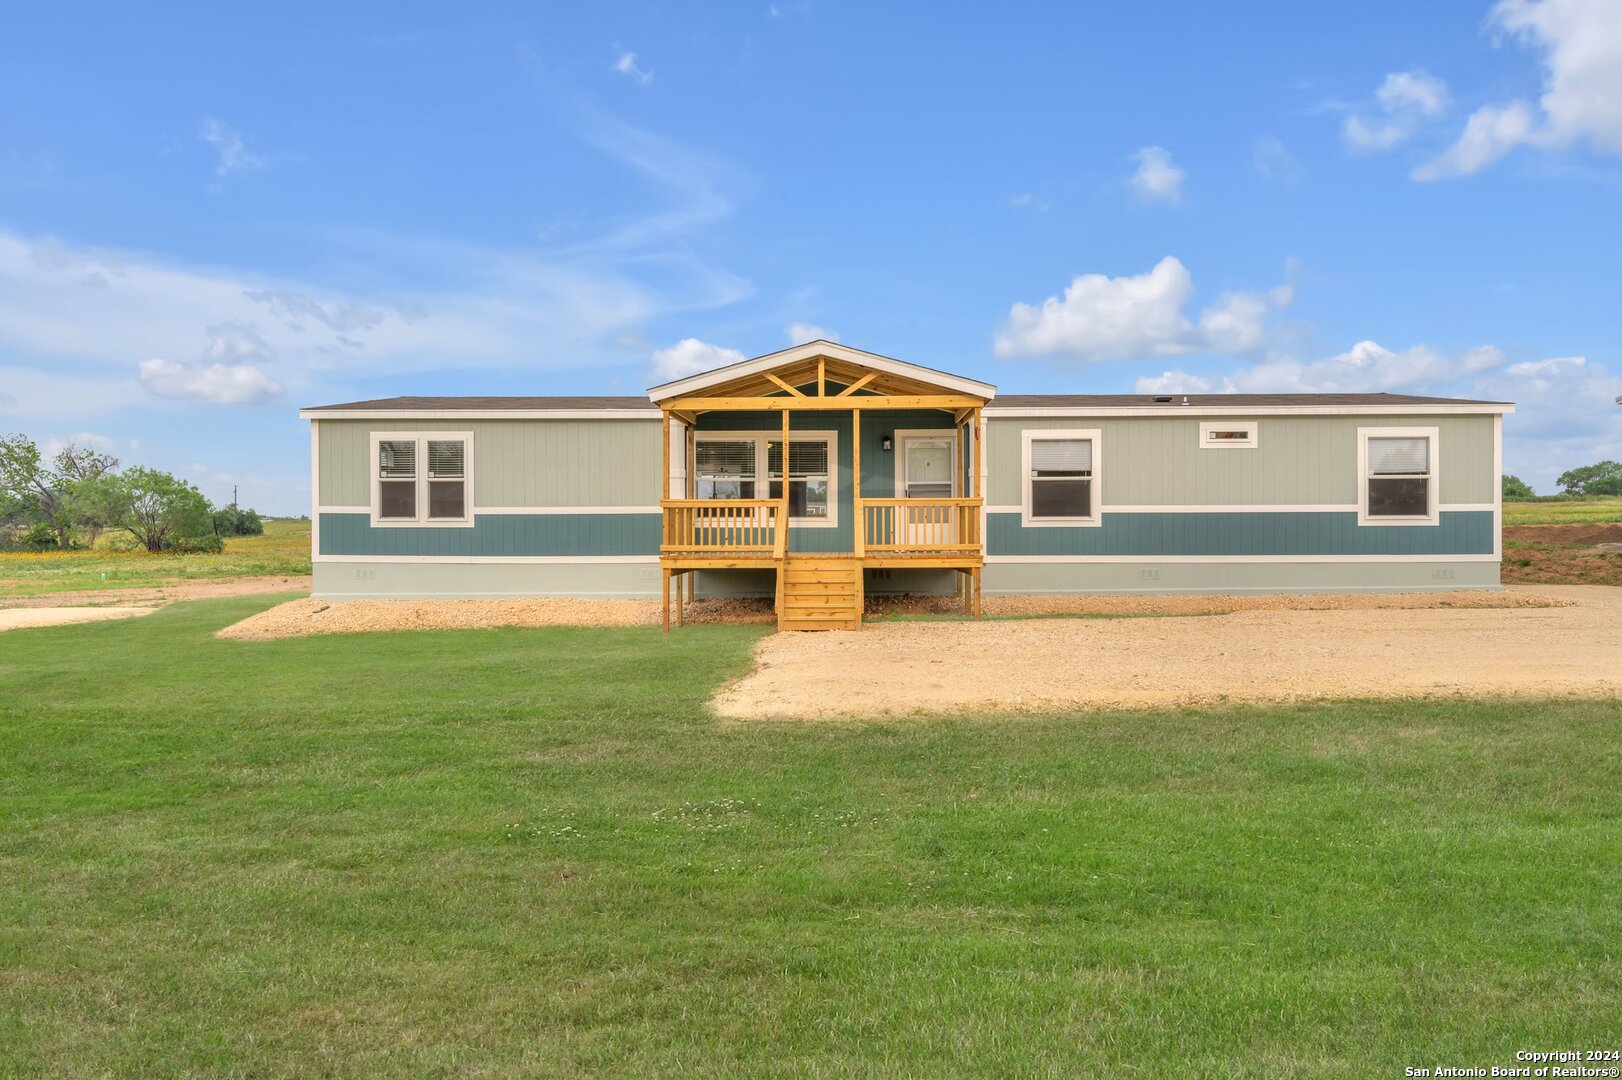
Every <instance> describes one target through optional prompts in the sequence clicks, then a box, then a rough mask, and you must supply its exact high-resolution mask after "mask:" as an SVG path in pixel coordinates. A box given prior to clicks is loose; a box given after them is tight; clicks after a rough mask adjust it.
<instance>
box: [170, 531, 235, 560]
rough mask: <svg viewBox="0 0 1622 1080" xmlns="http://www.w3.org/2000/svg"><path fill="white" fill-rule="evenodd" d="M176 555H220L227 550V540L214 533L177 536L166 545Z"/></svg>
mask: <svg viewBox="0 0 1622 1080" xmlns="http://www.w3.org/2000/svg"><path fill="white" fill-rule="evenodd" d="M164 550H165V551H172V552H174V553H175V554H176V555H218V554H219V553H220V552H222V551H224V550H225V541H224V540H222V539H220V538H219V536H217V535H216V534H214V533H204V534H202V535H201V536H177V537H175V538H174V539H173V540H171V541H169V543H168V544H166V545H165V546H164Z"/></svg>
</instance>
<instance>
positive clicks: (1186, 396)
mask: <svg viewBox="0 0 1622 1080" xmlns="http://www.w3.org/2000/svg"><path fill="white" fill-rule="evenodd" d="M1183 404H1184V405H1187V404H1188V395H1187V394H1184V395H1183Z"/></svg>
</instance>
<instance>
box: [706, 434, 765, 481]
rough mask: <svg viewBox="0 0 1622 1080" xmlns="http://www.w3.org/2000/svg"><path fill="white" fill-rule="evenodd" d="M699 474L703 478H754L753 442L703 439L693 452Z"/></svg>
mask: <svg viewBox="0 0 1622 1080" xmlns="http://www.w3.org/2000/svg"><path fill="white" fill-rule="evenodd" d="M693 457H694V460H695V462H696V464H697V466H698V472H699V474H700V475H703V476H754V475H755V444H754V441H753V440H742V439H739V440H727V441H721V440H718V439H703V440H700V442H699V444H698V446H697V448H696V449H695V450H694V452H693Z"/></svg>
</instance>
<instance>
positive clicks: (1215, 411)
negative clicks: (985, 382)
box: [985, 405, 1515, 420]
mask: <svg viewBox="0 0 1622 1080" xmlns="http://www.w3.org/2000/svg"><path fill="white" fill-rule="evenodd" d="M1514 411H1515V406H1513V405H1249V406H1239V405H1205V406H1201V405H1088V406H1080V405H1060V406H1052V407H1047V408H1001V407H999V406H997V405H987V406H986V407H985V415H986V418H987V419H989V420H1016V419H1038V418H1041V417H1061V416H1100V417H1111V416H1437V415H1461V414H1462V415H1479V416H1507V415H1508V414H1510V413H1512V412H1514Z"/></svg>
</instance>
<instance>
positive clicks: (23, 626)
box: [0, 607, 157, 631]
mask: <svg viewBox="0 0 1622 1080" xmlns="http://www.w3.org/2000/svg"><path fill="white" fill-rule="evenodd" d="M156 610H157V609H156V608H150V607H33V608H0V631H5V630H31V629H34V628H35V627H39V626H66V625H68V624H69V623H82V622H105V621H107V620H109V619H130V618H134V617H136V616H138V615H150V614H152V613H153V612H154V611H156Z"/></svg>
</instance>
